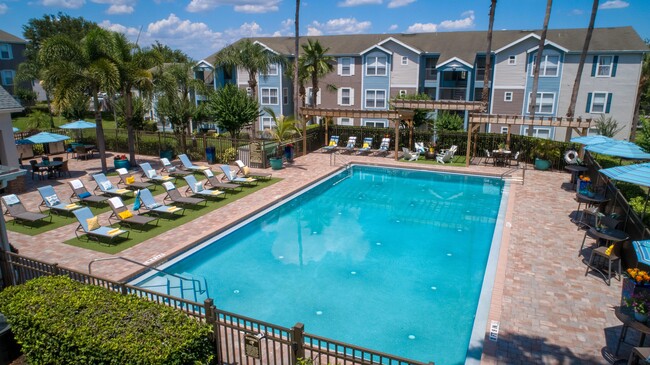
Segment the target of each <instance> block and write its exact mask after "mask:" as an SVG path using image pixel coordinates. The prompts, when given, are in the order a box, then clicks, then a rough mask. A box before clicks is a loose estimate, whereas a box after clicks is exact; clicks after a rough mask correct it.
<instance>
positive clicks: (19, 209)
mask: <svg viewBox="0 0 650 365" xmlns="http://www.w3.org/2000/svg"><path fill="white" fill-rule="evenodd" d="M2 202H3V203H4V205H5V208H6V209H7V210H6V211H5V215H9V216H11V217H13V220H14V224H15V223H23V224H25V223H33V222H36V221H40V220H42V219H45V218H47V217H50V222H51V221H52V216H51V215H46V214H43V213H33V212H30V211H28V210H27V209H25V206H24V205H23V203H22V202H21V201H20V199H19V198H18V196H17V195H16V194H9V195H5V196H3V197H2Z"/></svg>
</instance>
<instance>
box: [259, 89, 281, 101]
mask: <svg viewBox="0 0 650 365" xmlns="http://www.w3.org/2000/svg"><path fill="white" fill-rule="evenodd" d="M262 104H263V105H278V104H279V101H278V89H277V88H274V87H263V88H262Z"/></svg>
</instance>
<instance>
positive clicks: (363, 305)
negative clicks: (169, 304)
mask: <svg viewBox="0 0 650 365" xmlns="http://www.w3.org/2000/svg"><path fill="white" fill-rule="evenodd" d="M347 175H348V172H342V173H341V174H338V175H336V176H333V177H332V178H330V179H328V180H326V181H324V182H322V183H321V184H319V185H317V186H315V187H313V188H312V189H310V190H308V191H306V192H305V193H303V194H301V195H299V196H297V197H295V198H293V199H291V200H289V201H288V202H286V203H285V204H283V205H281V206H279V207H277V208H275V209H273V210H271V211H269V212H267V213H265V214H263V215H262V216H260V217H259V218H257V219H254V220H252V221H251V222H249V223H247V224H245V225H244V226H242V227H241V228H239V229H237V230H235V231H233V232H231V233H229V234H227V235H225V236H223V237H217V238H216V239H214V240H212V241H210V242H209V243H206V244H205V245H202V246H200V249H197V250H195V251H194V252H193V253H191V254H190V255H186V256H185V257H182V259H181V260H179V261H178V262H175V263H172V264H171V266H168V267H166V268H165V271H167V272H172V273H177V274H182V273H186V274H191V275H195V276H201V277H205V278H206V279H207V282H208V285H209V288H210V296H211V297H212V298H214V300H215V304H216V305H217V306H218V307H220V308H222V309H225V310H228V311H232V312H235V313H238V314H241V315H245V316H249V317H253V318H256V319H259V320H263V321H267V322H271V323H275V324H278V325H282V326H287V327H291V326H293V325H294V324H295V323H297V322H302V323H304V324H305V330H306V331H307V332H309V333H314V334H318V335H320V336H325V337H329V338H332V339H336V340H341V341H345V342H349V343H351V344H355V345H358V346H363V347H367V348H370V349H374V350H378V351H382V352H387V353H391V354H395V355H399V356H404V357H407V358H411V359H416V360H420V361H435V362H436V364H463V363H465V357H466V355H467V349H468V344H469V341H470V336H471V332H472V327H473V324H474V316H475V314H476V308H477V302H478V300H479V295H480V292H481V286H482V284H483V276H484V273H485V269H486V262H487V260H488V254H489V251H490V246H491V242H492V239H493V234H494V232H495V222H496V219H497V215H498V212H499V206H500V202H501V194H502V190H503V182H502V181H501V180H499V179H493V178H486V177H477V176H466V175H453V174H442V173H432V172H422V171H412V170H401V169H387V168H378V167H367V166H354V167H353V168H352V169H351V173H350V176H349V177H348V178H345V179H343V180H341V178H342V177H345V176H347ZM140 285H144V283H141V284H140Z"/></svg>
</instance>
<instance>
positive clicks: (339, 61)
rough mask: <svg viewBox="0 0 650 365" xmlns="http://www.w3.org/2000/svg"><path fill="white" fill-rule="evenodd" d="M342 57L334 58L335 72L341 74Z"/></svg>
mask: <svg viewBox="0 0 650 365" xmlns="http://www.w3.org/2000/svg"><path fill="white" fill-rule="evenodd" d="M342 61H343V58H341V57H339V58H337V59H336V62H337V65H336V74H337V75H339V76H341V75H342V74H343V62H342Z"/></svg>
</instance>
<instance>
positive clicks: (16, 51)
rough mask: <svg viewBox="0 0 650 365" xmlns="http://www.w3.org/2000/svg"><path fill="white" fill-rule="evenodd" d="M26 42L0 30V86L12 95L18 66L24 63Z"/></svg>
mask: <svg viewBox="0 0 650 365" xmlns="http://www.w3.org/2000/svg"><path fill="white" fill-rule="evenodd" d="M26 46H27V42H26V41H24V40H23V39H21V38H18V37H16V36H14V35H12V34H9V33H7V32H5V31H2V30H0V84H1V85H2V87H4V89H5V90H7V92H9V94H11V95H14V79H15V78H16V72H17V71H18V65H20V64H21V63H22V62H24V61H25V48H26Z"/></svg>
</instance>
